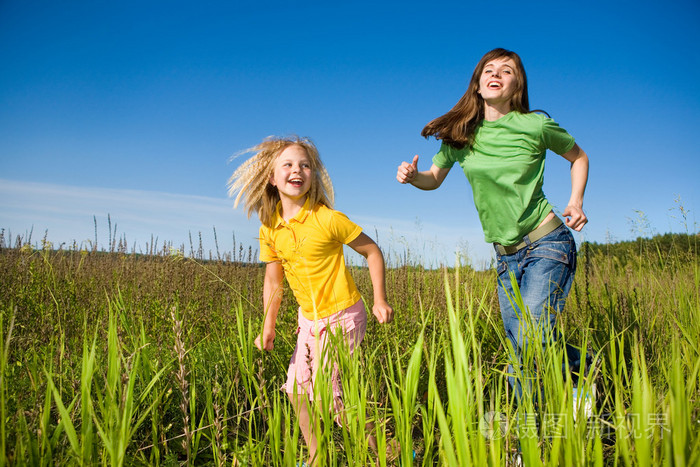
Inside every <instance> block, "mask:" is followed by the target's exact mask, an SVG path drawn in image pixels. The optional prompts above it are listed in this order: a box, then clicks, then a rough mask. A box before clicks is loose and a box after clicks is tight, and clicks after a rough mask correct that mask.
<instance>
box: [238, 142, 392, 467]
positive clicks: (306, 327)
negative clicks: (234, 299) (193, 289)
mask: <svg viewBox="0 0 700 467" xmlns="http://www.w3.org/2000/svg"><path fill="white" fill-rule="evenodd" d="M247 152H254V153H255V154H254V155H253V156H252V157H251V158H250V159H248V160H247V161H246V162H244V163H243V164H242V165H241V166H240V167H239V168H238V169H237V170H236V171H235V172H234V173H233V175H232V176H231V179H230V180H229V195H231V196H236V198H235V203H234V205H235V206H238V203H239V201H240V200H241V198H245V208H246V210H247V213H248V216H250V215H251V214H252V213H253V212H256V213H257V214H258V216H259V217H260V222H261V223H262V225H261V226H260V260H261V261H264V262H265V263H266V267H265V281H264V285H263V306H264V310H265V320H264V324H263V331H262V334H261V335H259V336H257V338H256V339H255V345H256V346H257V347H258V348H259V349H261V350H272V348H273V345H274V340H275V322H276V319H277V312H278V310H279V307H280V303H281V300H282V278H283V276H284V277H286V278H287V282H288V283H289V287H290V288H291V289H292V292H293V293H294V297H295V298H296V300H297V302H298V303H299V328H298V336H297V344H296V348H295V349H294V353H293V355H292V359H291V361H290V364H289V370H288V372H287V381H286V383H285V385H284V386H283V389H285V391H286V392H287V394H288V395H289V398H290V400H291V401H292V405H293V406H294V409H295V411H296V413H297V417H298V419H299V427H300V428H301V432H302V434H303V435H304V439H305V440H306V444H307V446H308V448H309V456H310V458H311V460H312V461H313V460H314V459H315V457H316V449H317V440H316V433H315V432H314V426H315V424H314V423H313V422H311V420H310V414H309V404H308V403H307V400H310V401H313V400H314V388H313V386H314V382H315V377H316V374H317V371H316V370H317V369H318V368H319V366H320V365H322V364H323V362H322V361H320V360H321V359H322V355H323V354H324V347H325V346H326V345H327V344H328V342H329V341H328V335H329V333H333V334H335V333H336V332H337V331H338V330H342V335H343V339H344V340H345V341H346V344H347V346H348V348H349V349H350V351H351V352H352V350H353V349H354V348H355V346H357V345H359V344H360V343H361V342H362V339H363V338H364V334H365V330H366V327H367V313H366V312H365V307H364V304H363V302H362V298H361V296H360V293H359V292H358V290H357V287H356V286H355V283H354V281H353V280H352V277H351V276H350V272H349V271H348V269H347V268H346V267H345V257H344V254H343V245H349V246H350V247H351V248H352V249H353V250H355V251H356V252H358V253H359V254H361V255H362V256H364V257H365V258H366V259H367V264H368V266H369V273H370V277H371V280H372V287H373V290H374V304H373V306H372V312H373V314H374V316H375V317H376V318H377V320H378V321H379V322H380V323H389V322H391V321H392V319H393V316H394V310H393V309H392V308H391V306H389V304H388V303H387V299H386V289H385V280H384V258H383V256H382V253H381V251H380V250H379V247H378V246H377V244H376V243H374V241H372V239H371V238H369V237H368V236H367V235H365V234H364V233H362V229H361V228H360V227H359V226H357V225H356V224H354V223H353V222H352V221H350V219H348V218H347V216H345V215H344V214H342V213H341V212H339V211H335V210H333V209H332V206H333V186H332V184H331V181H330V177H329V176H328V172H326V169H325V167H324V166H323V163H322V162H321V159H320V157H319V154H318V150H317V149H316V147H315V146H314V144H313V143H312V142H311V141H310V140H309V139H306V138H275V137H271V138H268V139H266V140H264V141H263V142H262V143H260V144H258V145H257V146H255V147H254V148H252V149H250V150H249V151H247ZM332 384H333V395H334V405H335V407H334V409H335V411H336V413H337V414H341V410H342V399H341V397H342V386H341V383H340V375H339V373H338V371H337V368H334V370H333V375H332ZM337 419H339V418H337ZM369 428H370V429H371V427H369ZM369 440H370V446H371V447H373V448H374V450H375V452H376V440H375V439H374V437H373V436H370V437H369Z"/></svg>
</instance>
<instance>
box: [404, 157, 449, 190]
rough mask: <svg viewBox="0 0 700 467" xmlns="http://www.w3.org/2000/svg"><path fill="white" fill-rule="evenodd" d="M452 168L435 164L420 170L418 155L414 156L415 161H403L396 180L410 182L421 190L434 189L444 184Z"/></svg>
mask: <svg viewBox="0 0 700 467" xmlns="http://www.w3.org/2000/svg"><path fill="white" fill-rule="evenodd" d="M449 171H450V169H441V168H440V167H438V166H437V165H435V164H433V165H432V167H430V170H426V171H425V172H419V171H418V156H414V157H413V162H411V163H410V164H409V163H408V162H402V163H401V165H400V166H399V169H398V170H397V172H396V180H398V181H399V183H410V184H411V185H413V186H415V187H416V188H420V189H421V190H434V189H436V188H439V187H440V185H442V182H443V180H445V177H447V174H448V173H449Z"/></svg>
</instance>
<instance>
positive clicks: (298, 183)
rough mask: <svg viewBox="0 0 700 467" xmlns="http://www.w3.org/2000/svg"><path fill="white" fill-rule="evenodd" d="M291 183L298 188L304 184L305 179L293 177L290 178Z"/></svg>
mask: <svg viewBox="0 0 700 467" xmlns="http://www.w3.org/2000/svg"><path fill="white" fill-rule="evenodd" d="M289 184H290V185H292V186H295V187H297V188H298V187H300V186H302V185H303V184H304V181H303V180H302V179H300V178H293V179H291V180H289Z"/></svg>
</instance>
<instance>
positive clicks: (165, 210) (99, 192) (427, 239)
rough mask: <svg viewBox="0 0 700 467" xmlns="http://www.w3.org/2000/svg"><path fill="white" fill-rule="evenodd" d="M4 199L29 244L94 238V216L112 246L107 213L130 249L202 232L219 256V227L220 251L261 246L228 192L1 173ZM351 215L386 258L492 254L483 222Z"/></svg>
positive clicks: (253, 224)
mask: <svg viewBox="0 0 700 467" xmlns="http://www.w3.org/2000/svg"><path fill="white" fill-rule="evenodd" d="M0 199H2V204H1V205H0V228H3V229H5V235H6V239H7V237H8V236H9V234H10V233H11V234H12V235H13V236H14V237H15V238H16V236H17V235H22V236H23V237H24V239H25V240H26V239H27V237H28V234H29V232H30V231H33V233H32V243H37V242H40V241H41V238H43V236H44V234H45V232H47V239H48V240H49V241H50V242H52V243H53V244H54V245H59V244H61V243H65V244H66V245H71V244H72V243H73V241H76V242H77V243H78V244H79V245H80V244H81V243H84V244H88V243H89V242H94V240H95V219H96V221H97V243H98V246H99V247H100V248H105V249H107V248H108V243H109V231H108V215H109V218H110V219H111V225H112V229H113V230H114V228H115V226H116V237H117V238H123V237H125V238H126V240H127V244H128V248H129V251H131V250H132V249H135V250H136V251H137V252H139V251H146V250H147V249H148V247H147V245H148V244H149V243H150V242H151V241H152V239H153V240H155V239H156V238H157V239H158V246H162V245H163V242H170V243H172V245H173V247H176V248H178V247H180V246H181V245H184V247H185V253H189V251H190V248H191V247H190V235H191V237H192V241H193V244H194V248H195V250H196V249H197V248H198V244H199V234H200V232H201V235H202V245H203V248H204V251H205V254H207V253H206V252H209V251H211V252H212V254H214V255H215V254H216V246H215V243H214V229H216V234H217V239H218V243H219V249H220V251H221V252H222V253H223V252H229V251H231V250H232V248H233V245H234V244H233V237H234V235H235V240H236V243H237V245H240V244H243V245H244V248H246V249H247V247H248V246H252V247H253V249H254V250H256V249H257V240H256V238H257V234H258V226H259V221H258V219H257V218H253V219H250V220H249V219H247V217H246V215H245V213H244V211H243V210H242V209H240V208H239V209H233V202H232V201H231V200H229V199H226V198H209V197H204V196H192V195H181V194H173V193H161V192H153V191H145V190H121V189H113V188H100V187H74V186H64V185H53V184H44V183H29V182H17V181H12V180H2V179H0ZM346 214H348V216H349V217H350V218H351V219H352V220H353V221H354V222H356V223H357V224H359V225H360V226H361V227H362V228H363V229H364V230H365V232H366V233H367V234H368V235H369V236H370V237H373V238H375V240H378V243H379V244H380V246H381V247H382V249H383V250H384V252H385V255H386V256H387V261H388V262H389V264H401V262H402V261H404V260H405V259H406V257H407V255H408V259H409V260H411V261H418V262H422V263H423V264H426V265H429V266H436V265H440V264H454V261H455V251H458V250H459V251H461V252H463V253H464V252H465V249H466V250H467V253H468V254H469V256H470V258H471V259H472V261H473V262H474V264H475V265H476V266H477V267H484V266H487V265H488V262H489V260H490V257H491V250H490V246H489V245H487V244H485V243H484V241H483V234H482V233H481V229H480V228H469V229H467V228H461V227H447V226H441V225H428V224H425V225H423V224H422V223H421V222H420V221H418V220H415V221H413V222H410V221H407V220H405V219H390V218H376V217H366V216H362V215H355V214H354V213H346ZM377 237H378V238H377ZM8 240H9V241H13V240H14V239H8ZM351 261H353V263H356V264H359V263H361V261H362V260H361V258H359V257H354V258H352V255H351Z"/></svg>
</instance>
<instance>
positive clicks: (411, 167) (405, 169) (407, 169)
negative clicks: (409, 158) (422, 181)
mask: <svg viewBox="0 0 700 467" xmlns="http://www.w3.org/2000/svg"><path fill="white" fill-rule="evenodd" d="M417 173H418V156H417V155H416V156H413V162H411V163H410V164H409V163H408V162H402V163H401V165H400V166H399V169H398V170H397V172H396V180H398V181H399V183H411V182H412V181H413V179H414V178H416V174H417Z"/></svg>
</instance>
